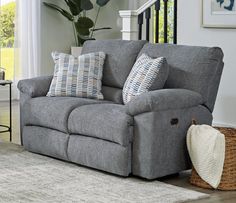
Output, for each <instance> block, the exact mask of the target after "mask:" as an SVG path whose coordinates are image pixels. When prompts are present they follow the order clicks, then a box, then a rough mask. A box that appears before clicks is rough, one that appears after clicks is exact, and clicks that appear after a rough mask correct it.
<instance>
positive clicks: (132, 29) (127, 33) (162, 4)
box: [119, 0, 177, 44]
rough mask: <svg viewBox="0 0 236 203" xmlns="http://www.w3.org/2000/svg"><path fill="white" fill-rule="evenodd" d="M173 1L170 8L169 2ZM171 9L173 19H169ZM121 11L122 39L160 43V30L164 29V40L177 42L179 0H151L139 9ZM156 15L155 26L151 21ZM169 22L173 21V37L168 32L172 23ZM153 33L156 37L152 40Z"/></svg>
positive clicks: (165, 41)
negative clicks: (161, 18)
mask: <svg viewBox="0 0 236 203" xmlns="http://www.w3.org/2000/svg"><path fill="white" fill-rule="evenodd" d="M171 1H172V4H171V5H172V7H171V8H169V3H171ZM161 9H163V12H162V13H163V28H161V27H160V14H161ZM169 9H171V12H173V19H169V15H168V12H169V11H170V10H169ZM119 13H120V17H121V18H122V31H121V32H122V39H124V40H137V39H139V40H141V39H145V40H147V41H151V42H154V43H160V42H161V40H160V39H161V35H160V31H161V30H163V40H162V42H164V43H174V44H177V0H149V1H147V2H146V3H145V4H144V5H143V6H141V7H140V8H139V9H137V10H124V11H120V12H119ZM154 16H155V26H151V24H150V21H151V20H152V17H154ZM144 17H145V21H144ZM152 22H153V21H152ZM169 23H171V24H172V26H173V28H172V29H173V36H171V37H170V35H169V33H168V31H169V29H168V26H169V25H170V24H169ZM144 24H145V26H146V29H145V30H143V25H144ZM153 28H154V29H155V30H154V31H153V30H152V32H151V29H153ZM144 32H145V33H144ZM153 33H154V35H155V37H152V40H150V36H152V34H153ZM144 34H145V36H144ZM153 39H155V40H153Z"/></svg>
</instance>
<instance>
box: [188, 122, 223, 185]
mask: <svg viewBox="0 0 236 203" xmlns="http://www.w3.org/2000/svg"><path fill="white" fill-rule="evenodd" d="M187 146H188V151H189V155H190V158H191V160H192V163H193V166H194V168H195V169H196V171H197V173H198V175H199V176H200V177H201V178H202V179H203V180H204V181H206V182H207V183H208V184H209V185H211V186H212V187H213V188H215V189H216V188H217V187H218V186H219V184H220V180H221V176H222V172H223V166H224V159H225V136H224V135H223V134H222V133H220V131H218V130H216V129H214V128H213V127H211V126H208V125H192V126H191V127H190V128H189V130H188V133H187Z"/></svg>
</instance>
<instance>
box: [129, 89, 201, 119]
mask: <svg viewBox="0 0 236 203" xmlns="http://www.w3.org/2000/svg"><path fill="white" fill-rule="evenodd" d="M203 103H204V101H203V99H202V96H201V95H200V94H199V93H196V92H193V91H190V90H185V89H162V90H156V91H151V92H147V93H144V94H142V95H140V96H138V97H136V98H134V99H133V100H132V101H131V102H129V103H128V104H126V109H127V113H128V114H130V115H133V116H134V115H138V114H142V113H145V112H151V111H160V110H171V109H173V110H174V109H185V108H190V107H194V106H198V105H201V104H203Z"/></svg>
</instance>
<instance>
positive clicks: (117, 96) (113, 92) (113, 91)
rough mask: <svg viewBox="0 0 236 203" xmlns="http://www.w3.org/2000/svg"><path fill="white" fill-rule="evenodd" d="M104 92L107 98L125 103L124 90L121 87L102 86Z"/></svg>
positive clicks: (118, 102)
mask: <svg viewBox="0 0 236 203" xmlns="http://www.w3.org/2000/svg"><path fill="white" fill-rule="evenodd" d="M102 94H103V96H104V99H105V100H108V101H112V102H114V103H117V104H123V99H122V90H121V89H119V88H114V87H108V86H102Z"/></svg>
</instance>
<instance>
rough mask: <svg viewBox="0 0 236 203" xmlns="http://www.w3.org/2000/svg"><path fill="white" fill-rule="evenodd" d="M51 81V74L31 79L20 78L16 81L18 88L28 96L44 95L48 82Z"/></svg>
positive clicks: (48, 86) (47, 89)
mask: <svg viewBox="0 0 236 203" xmlns="http://www.w3.org/2000/svg"><path fill="white" fill-rule="evenodd" d="M51 81H52V76H42V77H37V78H32V79H26V80H21V81H19V82H18V85H17V87H18V89H19V90H20V92H21V93H24V94H26V95H28V96H30V97H32V98H33V97H41V96H46V95H47V93H48V91H49V88H50V84H51Z"/></svg>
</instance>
